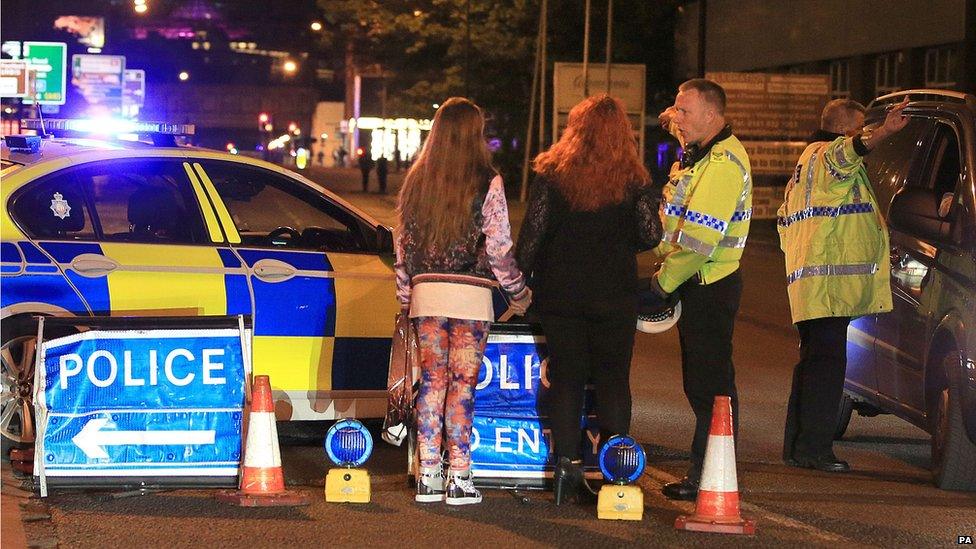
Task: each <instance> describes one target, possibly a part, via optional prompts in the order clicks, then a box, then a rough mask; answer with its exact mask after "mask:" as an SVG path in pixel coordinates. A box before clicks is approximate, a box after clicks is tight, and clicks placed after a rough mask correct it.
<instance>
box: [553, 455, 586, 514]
mask: <svg viewBox="0 0 976 549" xmlns="http://www.w3.org/2000/svg"><path fill="white" fill-rule="evenodd" d="M582 482H583V464H582V462H576V463H574V462H573V461H571V460H570V459H569V458H567V457H561V458H559V462H558V463H557V464H556V472H555V473H554V474H553V483H554V486H553V491H554V492H555V494H556V505H562V504H564V503H566V502H568V501H570V500H574V499H577V498H578V496H579V492H580V485H581V484H582Z"/></svg>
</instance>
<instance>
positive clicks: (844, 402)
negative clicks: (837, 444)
mask: <svg viewBox="0 0 976 549" xmlns="http://www.w3.org/2000/svg"><path fill="white" fill-rule="evenodd" d="M853 412H854V399H853V398H851V395H849V394H847V392H846V391H845V392H844V394H843V395H841V397H840V408H839V409H838V410H837V426H836V427H835V428H834V440H840V439H841V438H843V437H844V433H846V432H847V426H848V425H850V423H851V414H852V413H853Z"/></svg>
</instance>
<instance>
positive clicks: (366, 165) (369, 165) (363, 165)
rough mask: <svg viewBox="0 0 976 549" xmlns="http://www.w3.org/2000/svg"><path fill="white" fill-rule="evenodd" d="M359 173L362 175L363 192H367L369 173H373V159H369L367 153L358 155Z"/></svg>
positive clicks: (363, 152)
mask: <svg viewBox="0 0 976 549" xmlns="http://www.w3.org/2000/svg"><path fill="white" fill-rule="evenodd" d="M359 171H360V172H361V173H362V174H363V192H364V193H365V192H369V172H371V171H373V159H372V158H370V157H369V151H362V152H361V153H360V154H359Z"/></svg>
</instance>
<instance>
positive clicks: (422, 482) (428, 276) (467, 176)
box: [396, 97, 532, 505]
mask: <svg viewBox="0 0 976 549" xmlns="http://www.w3.org/2000/svg"><path fill="white" fill-rule="evenodd" d="M484 125H485V120H484V116H483V115H482V113H481V109H480V108H478V106H477V105H475V104H474V103H472V102H470V101H468V100H467V99H463V98H459V97H452V98H450V99H448V100H447V101H445V102H444V104H443V105H441V107H440V108H439V109H438V110H437V114H436V115H434V123H433V126H432V127H431V130H430V134H429V135H428V136H427V141H426V142H425V143H424V147H423V150H422V151H421V152H420V155H419V156H418V157H417V160H416V162H415V163H414V164H413V166H411V168H410V171H409V172H407V175H406V178H405V179H404V183H403V188H402V189H401V190H400V197H399V204H398V205H397V213H398V215H399V218H400V228H399V233H398V235H397V246H396V253H397V262H396V283H397V298H398V299H399V300H400V304H401V307H402V309H403V312H404V314H409V316H410V318H411V319H412V321H413V323H414V326H415V328H416V331H417V337H418V341H419V344H420V360H421V371H422V374H421V380H420V394H419V396H418V398H417V443H418V445H419V449H420V479H419V480H418V482H417V495H416V498H415V499H416V500H417V501H419V502H435V501H445V502H446V503H448V504H449V505H465V504H470V503H479V502H480V501H481V494H480V493H479V492H478V491H477V490H476V489H475V488H474V484H473V483H472V478H471V471H470V462H471V451H470V440H471V419H472V415H473V412H474V387H475V384H476V383H477V379H478V369H479V367H480V366H481V358H482V355H483V354H484V350H485V342H486V341H487V337H488V328H489V325H490V322H491V321H492V320H493V319H494V318H495V315H494V311H493V309H492V299H491V288H492V286H493V285H494V283H495V280H497V281H498V283H499V284H500V285H501V287H502V289H503V290H504V291H505V292H506V293H507V294H508V295H509V297H510V299H511V305H512V308H513V309H514V310H515V312H517V313H524V312H525V309H526V308H527V307H528V305H529V303H530V301H531V299H532V292H531V290H529V288H528V286H526V284H525V279H524V277H523V276H522V272H521V271H519V269H518V267H517V266H516V264H515V258H514V255H513V253H512V250H513V244H512V236H511V228H510V225H509V220H508V204H507V203H506V201H505V186H504V184H503V183H502V178H501V177H500V176H499V175H498V174H497V173H496V172H495V170H494V169H493V168H492V165H491V153H490V152H489V151H488V147H487V143H486V142H485V137H484ZM445 404H446V406H445ZM445 407H446V412H445ZM445 424H446V427H447V438H448V450H449V455H450V467H449V471H448V474H447V480H446V483H445V475H444V471H443V470H442V468H441V443H442V441H441V431H442V429H443V427H444V426H445Z"/></svg>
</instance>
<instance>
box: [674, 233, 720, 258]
mask: <svg viewBox="0 0 976 549" xmlns="http://www.w3.org/2000/svg"><path fill="white" fill-rule="evenodd" d="M676 242H677V243H678V244H680V245H681V247H682V248H688V249H689V250H692V251H694V252H696V253H699V254H701V255H703V256H705V257H712V254H713V253H715V246H712V245H711V244H706V243H704V242H702V241H701V240H698V239H697V238H695V237H693V236H689V235H688V233H686V232H684V231H678V238H677V240H676Z"/></svg>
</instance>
